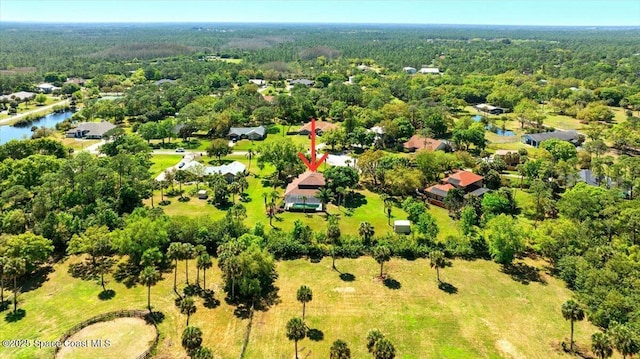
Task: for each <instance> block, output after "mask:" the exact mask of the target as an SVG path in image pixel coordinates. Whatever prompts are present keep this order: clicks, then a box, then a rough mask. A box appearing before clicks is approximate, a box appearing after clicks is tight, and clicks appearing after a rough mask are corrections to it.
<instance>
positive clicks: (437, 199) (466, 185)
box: [425, 171, 489, 207]
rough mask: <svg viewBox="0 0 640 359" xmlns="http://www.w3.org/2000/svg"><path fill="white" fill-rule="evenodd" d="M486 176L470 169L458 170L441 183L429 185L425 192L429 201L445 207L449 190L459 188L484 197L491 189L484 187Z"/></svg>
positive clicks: (466, 194) (468, 193)
mask: <svg viewBox="0 0 640 359" xmlns="http://www.w3.org/2000/svg"><path fill="white" fill-rule="evenodd" d="M483 180H484V177H482V176H480V175H477V174H475V173H473V172H469V171H458V172H456V173H453V174H451V175H450V176H449V177H446V178H444V179H442V181H441V183H440V184H436V185H433V186H431V187H427V188H426V189H425V193H426V195H427V197H428V198H429V202H430V203H432V204H435V205H436V206H440V207H444V199H445V197H447V194H448V193H449V191H450V190H451V189H453V188H457V189H459V190H461V191H462V192H464V193H465V197H467V196H478V197H482V196H483V195H484V194H485V193H487V192H488V191H489V189H488V188H485V187H483Z"/></svg>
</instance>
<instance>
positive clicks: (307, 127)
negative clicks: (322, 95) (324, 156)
mask: <svg viewBox="0 0 640 359" xmlns="http://www.w3.org/2000/svg"><path fill="white" fill-rule="evenodd" d="M337 128H338V125H336V124H334V123H331V122H326V121H316V135H318V136H322V134H323V133H325V132H327V131H331V130H335V129H337ZM298 133H299V134H301V135H310V134H311V122H308V123H305V124H304V126H302V127H300V129H299V130H298Z"/></svg>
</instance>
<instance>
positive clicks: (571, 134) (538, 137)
mask: <svg viewBox="0 0 640 359" xmlns="http://www.w3.org/2000/svg"><path fill="white" fill-rule="evenodd" d="M521 139H522V142H523V143H525V144H527V145H531V146H533V147H540V144H541V143H542V142H543V141H546V140H550V139H558V140H562V141H567V142H571V143H573V144H574V145H579V144H580V143H581V138H580V135H579V134H578V132H576V131H574V130H570V131H553V132H542V133H527V134H525V135H522V137H521Z"/></svg>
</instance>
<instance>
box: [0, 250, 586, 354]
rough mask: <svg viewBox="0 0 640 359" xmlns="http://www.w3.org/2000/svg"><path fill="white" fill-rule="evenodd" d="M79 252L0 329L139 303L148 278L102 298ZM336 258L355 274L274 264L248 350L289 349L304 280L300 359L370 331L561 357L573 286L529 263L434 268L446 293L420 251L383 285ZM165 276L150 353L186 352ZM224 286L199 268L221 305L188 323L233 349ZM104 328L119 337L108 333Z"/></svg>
mask: <svg viewBox="0 0 640 359" xmlns="http://www.w3.org/2000/svg"><path fill="white" fill-rule="evenodd" d="M78 261H79V258H77V257H73V258H71V259H67V260H66V261H64V262H61V263H57V264H55V265H54V267H53V269H54V270H53V271H52V272H51V273H49V275H48V277H47V278H46V280H43V281H40V282H39V283H38V284H37V285H36V286H35V289H31V290H28V291H26V292H25V293H23V294H22V295H21V296H20V297H19V300H20V303H19V307H20V308H22V309H24V310H25V313H26V314H25V316H24V317H23V318H22V319H20V320H18V321H16V322H6V321H3V322H2V323H1V324H0V337H2V338H25V339H30V340H35V339H39V340H56V339H57V338H59V337H60V335H62V333H63V332H64V331H66V330H68V329H69V328H71V327H72V326H73V325H75V324H76V323H78V322H80V321H82V320H84V319H87V318H89V317H92V316H95V315H97V314H100V313H105V312H108V311H113V310H117V309H143V308H145V307H146V288H145V287H143V286H139V285H137V286H133V287H131V288H126V287H125V286H124V285H123V284H121V283H117V282H114V281H112V280H111V279H110V278H109V281H108V283H107V288H108V289H113V290H114V291H115V293H116V294H115V297H113V298H112V299H110V300H100V299H99V298H98V294H99V293H100V292H101V290H102V288H101V287H100V285H99V284H98V283H96V282H92V281H83V280H81V279H78V278H73V277H71V276H70V275H69V274H68V267H69V264H70V263H73V262H78ZM527 264H529V265H535V266H542V265H543V264H544V263H540V262H527ZM336 265H337V267H338V269H339V270H340V271H341V272H342V273H350V274H351V275H352V276H353V277H352V279H353V280H351V281H343V280H341V279H340V277H339V275H338V274H339V273H338V272H336V271H332V270H331V268H330V267H331V260H330V259H324V260H322V261H320V262H318V263H310V262H309V261H307V260H295V261H286V262H279V263H278V264H277V266H278V273H279V278H278V280H277V282H276V286H277V287H278V288H279V291H278V294H279V299H278V301H277V304H275V305H274V306H272V307H271V308H269V309H268V310H267V311H258V312H256V313H255V315H254V319H253V324H252V328H251V332H250V335H249V341H248V346H247V352H246V356H245V358H248V359H251V358H260V359H263V358H264V359H267V358H291V357H292V356H293V343H292V342H290V341H288V340H287V339H286V336H285V323H286V322H287V321H288V320H289V319H290V318H291V317H293V316H299V315H301V305H300V303H299V302H297V301H296V300H295V292H296V289H297V288H298V287H299V286H300V285H302V284H305V285H308V286H309V287H310V288H311V289H312V290H313V300H312V301H311V302H310V303H309V304H308V305H307V317H306V318H307V323H308V326H309V328H311V329H315V331H314V334H315V335H314V337H313V340H312V339H308V338H307V339H304V340H303V341H301V343H300V345H299V347H300V352H301V354H302V357H303V358H326V357H328V352H329V347H330V345H331V343H332V342H333V341H334V340H336V339H339V338H340V339H343V340H346V341H347V342H348V343H349V346H350V347H351V350H352V357H354V358H365V357H367V358H368V357H370V356H369V354H367V352H366V346H365V337H366V334H367V331H368V330H370V329H373V328H378V329H380V330H381V331H382V332H383V333H385V335H386V336H387V337H388V338H389V339H390V340H391V341H392V342H393V344H394V345H395V347H396V350H397V354H398V355H397V357H398V358H405V359H409V358H560V357H564V354H561V353H560V352H559V351H558V349H557V348H558V347H559V345H558V343H559V342H560V341H561V340H563V339H565V338H566V337H568V335H569V323H568V322H566V321H564V320H563V318H562V315H561V313H560V306H561V304H562V303H563V302H564V301H566V300H567V299H569V298H570V296H571V293H570V291H569V290H567V289H565V288H564V285H563V284H562V283H560V282H559V281H558V280H556V279H554V278H551V277H549V276H547V274H545V273H544V272H536V271H535V270H534V269H532V268H533V267H527V268H529V269H531V270H532V271H533V272H534V273H536V274H535V275H532V276H531V277H536V276H539V278H537V279H536V278H533V279H535V280H531V281H527V280H525V279H524V278H521V277H517V276H515V275H510V274H507V273H504V272H503V271H502V270H501V267H500V266H499V265H497V264H495V263H492V262H487V261H483V260H476V261H470V262H468V261H460V260H455V261H453V263H452V266H451V267H448V268H445V269H444V270H442V272H441V278H442V280H443V281H444V282H446V283H448V284H449V287H448V292H445V291H443V290H440V289H439V288H438V286H437V283H436V280H435V272H434V271H433V270H432V269H430V268H429V263H428V260H423V259H419V260H415V261H406V260H400V259H392V260H391V262H389V263H387V264H386V265H385V272H386V274H387V275H388V277H389V278H392V279H393V280H392V281H390V282H389V283H392V284H390V285H389V286H388V287H387V286H386V285H385V284H383V283H381V282H380V281H379V280H378V279H377V278H376V274H377V271H378V268H379V267H378V265H377V263H376V262H375V261H373V259H371V258H369V257H362V258H359V259H338V260H337V262H336ZM189 268H190V272H191V273H190V278H191V280H192V281H193V279H194V278H195V265H193V263H191V264H190V265H189ZM163 277H164V279H163V280H162V281H161V282H159V283H158V284H157V285H156V286H154V287H152V289H151V304H152V306H153V307H154V310H156V311H161V312H162V313H163V314H164V316H165V317H164V320H163V321H162V323H161V324H160V325H159V330H160V332H161V341H160V343H159V346H158V354H157V356H156V358H182V357H184V356H185V353H184V351H183V349H182V348H181V346H180V336H181V333H182V331H183V330H184V328H185V319H186V318H185V316H184V315H182V314H180V313H179V310H178V308H177V307H176V306H175V304H174V299H175V298H176V296H175V294H174V293H173V289H172V285H173V280H172V279H173V275H172V273H164V275H163ZM530 279H531V278H530ZM178 283H179V284H180V285H181V286H182V285H183V284H184V264H183V263H180V264H179V271H178ZM221 284H222V281H221V274H220V272H219V270H218V269H217V265H216V264H215V263H214V266H213V268H212V269H211V270H209V271H208V272H207V286H208V288H212V289H214V291H215V297H216V299H218V300H219V301H220V303H219V305H217V306H214V307H211V308H206V307H204V306H203V303H202V301H201V300H200V299H198V300H197V312H196V313H195V314H194V315H193V316H192V317H191V322H190V324H192V325H195V326H197V327H200V328H201V329H202V331H203V333H204V341H203V345H204V346H207V347H209V348H211V349H212V350H213V351H214V353H215V355H216V358H223V359H226V358H237V357H238V355H239V353H240V351H241V348H242V342H243V340H244V336H245V333H246V328H247V324H248V319H240V318H238V317H236V316H235V315H234V309H235V307H232V306H229V305H228V304H226V302H225V300H224V295H223V293H222V292H221V291H220V289H219V288H220V285H221ZM4 314H5V313H3V315H2V316H3V317H4ZM3 320H4V318H3ZM575 331H576V341H577V343H578V344H579V345H580V346H582V347H585V346H586V345H588V344H589V339H588V338H589V336H590V335H591V334H592V333H594V332H595V331H596V328H594V327H593V326H591V325H590V324H588V323H587V322H586V321H583V322H579V323H576V329H575ZM109 336H113V337H114V338H115V337H116V336H118V334H115V333H114V334H110V335H107V337H105V338H104V339H109V338H108V337H109ZM51 353H52V350H49V349H41V350H38V349H36V348H33V347H30V348H25V349H19V350H18V349H15V348H10V349H9V348H4V349H3V350H2V351H0V358H12V359H15V358H29V359H31V358H50V357H51Z"/></svg>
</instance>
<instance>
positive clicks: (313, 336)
mask: <svg viewBox="0 0 640 359" xmlns="http://www.w3.org/2000/svg"><path fill="white" fill-rule="evenodd" d="M307 338H309V340H312V341H314V342H319V341H322V340H324V333H323V332H322V330H320V329H315V328H309V329H308V330H307Z"/></svg>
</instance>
